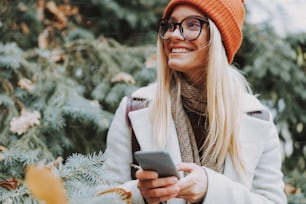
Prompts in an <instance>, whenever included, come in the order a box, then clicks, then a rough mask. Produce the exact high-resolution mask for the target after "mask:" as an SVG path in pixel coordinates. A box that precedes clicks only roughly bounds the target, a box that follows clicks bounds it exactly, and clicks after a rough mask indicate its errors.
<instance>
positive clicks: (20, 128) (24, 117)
mask: <svg viewBox="0 0 306 204" xmlns="http://www.w3.org/2000/svg"><path fill="white" fill-rule="evenodd" d="M39 119H40V113H39V112H38V111H34V112H30V111H28V110H26V109H23V110H22V111H21V116H19V117H15V118H12V120H11V123H10V125H11V127H10V130H11V131H12V132H13V133H17V134H18V135H21V134H23V133H26V132H27V131H28V130H29V129H30V128H31V127H33V126H35V125H39V124H40V121H39Z"/></svg>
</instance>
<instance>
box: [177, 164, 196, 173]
mask: <svg viewBox="0 0 306 204" xmlns="http://www.w3.org/2000/svg"><path fill="white" fill-rule="evenodd" d="M198 167H199V166H198V165H196V164H194V163H179V164H177V169H178V170H179V171H184V172H187V173H190V172H192V171H193V170H195V169H197V168H198Z"/></svg>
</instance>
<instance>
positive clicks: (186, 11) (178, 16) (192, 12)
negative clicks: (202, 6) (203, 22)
mask: <svg viewBox="0 0 306 204" xmlns="http://www.w3.org/2000/svg"><path fill="white" fill-rule="evenodd" d="M188 16H200V17H205V16H204V14H203V13H202V12H201V11H199V10H198V9H197V8H196V7H194V6H192V5H187V4H180V5H177V6H176V7H174V9H173V10H172V12H171V14H170V16H169V17H170V18H172V19H175V20H182V19H184V18H186V17H188Z"/></svg>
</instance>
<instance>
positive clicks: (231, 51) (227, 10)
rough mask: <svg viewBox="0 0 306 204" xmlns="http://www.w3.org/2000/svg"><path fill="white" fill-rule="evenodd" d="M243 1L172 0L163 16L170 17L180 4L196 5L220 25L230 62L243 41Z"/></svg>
mask: <svg viewBox="0 0 306 204" xmlns="http://www.w3.org/2000/svg"><path fill="white" fill-rule="evenodd" d="M243 3H244V0H171V1H170V2H169V4H168V6H167V7H166V8H165V10H164V14H163V17H164V18H165V17H169V16H170V15H171V12H172V11H173V9H174V7H175V6H177V5H178V4H187V5H193V6H195V7H196V8H198V9H199V10H200V11H202V12H203V14H204V15H206V16H207V17H208V18H209V19H211V20H212V21H213V22H214V23H215V24H216V26H217V27H218V29H219V31H220V33H221V37H222V41H223V45H224V47H225V50H226V54H227V59H228V62H229V63H232V61H233V58H234V56H235V54H236V52H237V51H238V49H239V47H240V45H241V42H242V25H243V21H244V5H243Z"/></svg>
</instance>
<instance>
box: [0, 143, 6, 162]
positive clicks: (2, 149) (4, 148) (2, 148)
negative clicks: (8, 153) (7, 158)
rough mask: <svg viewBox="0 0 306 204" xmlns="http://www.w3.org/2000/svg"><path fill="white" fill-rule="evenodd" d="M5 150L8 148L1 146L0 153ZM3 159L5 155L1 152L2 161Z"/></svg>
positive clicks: (0, 158) (0, 159)
mask: <svg viewBox="0 0 306 204" xmlns="http://www.w3.org/2000/svg"><path fill="white" fill-rule="evenodd" d="M5 150H7V148H6V147H4V146H0V153H1V152H3V151H5ZM3 159H4V157H3V156H2V155H1V154H0V161H2V160H3Z"/></svg>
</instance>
